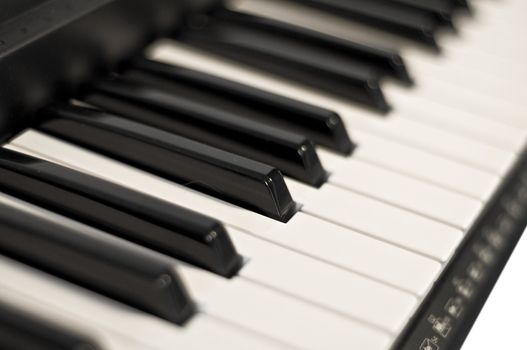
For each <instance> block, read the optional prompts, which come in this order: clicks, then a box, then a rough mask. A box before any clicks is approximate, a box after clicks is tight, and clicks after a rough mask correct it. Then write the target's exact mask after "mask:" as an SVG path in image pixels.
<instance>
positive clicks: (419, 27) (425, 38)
mask: <svg viewBox="0 0 527 350" xmlns="http://www.w3.org/2000/svg"><path fill="white" fill-rule="evenodd" d="M294 1H296V2H298V3H301V4H305V5H308V6H312V7H316V8H319V9H322V10H325V11H329V12H332V13H335V14H337V15H339V16H344V17H346V18H350V19H353V20H356V21H359V22H362V23H365V24H368V25H372V26H375V27H377V28H380V29H383V30H386V31H389V32H394V33H396V34H399V35H402V36H405V37H408V38H411V39H415V40H418V41H420V42H422V43H424V44H428V45H431V46H432V47H437V42H436V39H435V32H436V30H437V29H438V28H439V27H440V25H441V22H440V21H439V20H438V19H437V18H436V16H434V15H433V14H431V13H429V12H427V11H423V10H420V9H416V8H412V7H409V6H406V5H404V4H397V3H395V2H392V1H386V0H294Z"/></svg>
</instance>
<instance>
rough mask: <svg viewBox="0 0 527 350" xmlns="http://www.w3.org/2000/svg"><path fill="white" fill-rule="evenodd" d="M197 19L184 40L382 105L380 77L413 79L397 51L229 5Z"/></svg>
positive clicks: (384, 104)
mask: <svg viewBox="0 0 527 350" xmlns="http://www.w3.org/2000/svg"><path fill="white" fill-rule="evenodd" d="M196 21H197V22H199V24H198V25H192V24H190V25H189V26H188V29H187V30H185V31H182V32H181V33H179V35H178V37H177V38H178V40H181V41H183V42H185V43H187V44H190V45H193V46H196V47H198V48H201V49H204V50H206V51H210V52H213V53H215V54H219V55H222V56H225V57H228V58H230V59H234V60H236V61H239V62H242V63H244V64H248V65H250V66H254V67H257V68H259V69H262V70H265V71H268V72H270V73H272V74H275V75H278V76H280V77H285V78H288V79H292V80H295V81H298V82H300V83H302V84H306V85H309V86H312V87H314V88H317V89H320V90H323V91H324V92H326V93H331V94H336V95H339V96H340V97H344V98H346V99H350V100H354V101H357V102H360V103H363V104H366V105H368V106H370V107H373V108H376V109H379V110H381V111H387V110H388V109H389V106H388V104H387V102H386V100H385V98H384V95H383V93H382V91H381V88H380V85H379V84H380V79H382V78H383V77H384V76H386V75H391V76H395V77H397V78H399V79H401V80H404V81H405V82H409V81H410V78H409V76H408V73H407V71H406V69H405V67H404V64H403V62H402V60H401V59H400V57H399V56H397V55H396V54H393V53H391V52H383V51H377V50H373V49H369V48H366V47H364V46H360V45H356V44H353V43H351V42H348V41H345V40H341V39H337V38H333V37H330V36H327V35H324V34H320V33H316V32H313V31H310V30H307V29H302V28H298V27H293V26H291V25H288V24H285V23H280V22H277V21H273V20H270V19H265V18H262V17H257V16H252V15H247V14H242V13H237V12H232V11H228V10H224V9H220V10H217V11H215V12H213V13H211V14H210V15H209V16H208V17H207V18H206V19H203V18H199V19H196ZM202 23H205V24H204V25H203V24H202Z"/></svg>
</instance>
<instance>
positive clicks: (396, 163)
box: [352, 131, 501, 201]
mask: <svg viewBox="0 0 527 350" xmlns="http://www.w3.org/2000/svg"><path fill="white" fill-rule="evenodd" d="M352 136H353V137H354V138H355V140H356V141H357V142H358V143H359V147H358V148H357V150H356V151H355V152H354V154H353V155H352V157H356V158H358V159H361V160H363V161H366V162H371V163H372V164H377V165H380V166H384V167H386V168H388V169H392V170H395V171H399V172H401V173H403V174H407V175H409V176H415V177H416V178H419V179H422V180H423V181H428V182H430V183H433V184H436V185H439V186H444V187H445V188H447V189H451V190H453V191H456V192H458V193H461V194H466V195H469V196H472V197H473V198H476V199H480V200H482V201H487V200H488V199H489V198H490V196H491V195H492V194H493V193H494V191H495V189H496V188H497V186H498V185H499V183H500V181H501V178H500V177H499V176H497V175H492V174H489V173H487V172H485V171H482V170H479V169H476V168H472V167H468V166H465V165H463V164H460V163H458V162H455V161H452V160H450V159H446V158H444V157H440V156H435V155H431V154H429V153H427V152H423V151H422V150H419V149H417V148H413V147H409V146H406V145H404V144H401V143H397V142H391V141H389V140H385V139H383V138H382V137H379V136H376V135H373V134H370V133H367V132H361V131H354V132H353V133H352Z"/></svg>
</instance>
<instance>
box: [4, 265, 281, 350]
mask: <svg viewBox="0 0 527 350" xmlns="http://www.w3.org/2000/svg"><path fill="white" fill-rule="evenodd" d="M0 275H1V276H2V278H1V279H0V297H4V296H7V295H8V293H9V294H10V295H17V296H18V298H24V299H26V300H27V301H28V302H31V303H35V304H37V305H40V307H41V308H42V310H43V311H44V310H50V311H51V312H53V313H54V314H57V315H60V316H61V317H67V318H72V319H74V320H76V322H79V323H82V324H86V325H90V327H92V328H95V329H97V330H100V332H101V333H102V334H104V335H105V336H106V338H108V337H112V334H115V335H116V337H120V338H122V339H124V340H128V341H129V342H130V343H132V344H137V346H138V348H139V349H148V350H150V349H151V350H173V349H174V348H177V349H193V350H202V349H208V348H214V347H217V345H218V344H222V346H226V347H227V346H229V348H231V347H232V349H239V350H247V349H261V350H264V349H276V350H285V349H287V348H288V347H285V346H281V345H279V344H277V343H275V342H272V341H270V340H266V339H264V338H261V337H256V336H254V335H252V334H250V333H247V332H245V331H243V330H240V329H238V328H235V327H232V326H230V325H228V324H225V323H223V322H218V321H216V320H213V319H211V318H210V317H209V316H206V315H198V316H196V317H194V319H193V320H192V321H191V322H190V323H189V324H188V325H186V326H185V327H177V326H175V325H174V324H172V323H168V322H166V321H164V320H161V319H159V318H155V317H152V316H150V315H148V314H145V313H142V312H140V311H138V310H135V309H131V308H128V307H126V306H124V305H122V304H119V303H117V302H114V301H113V300H110V299H107V298H104V297H102V296H100V295H98V294H94V293H92V292H90V291H87V290H85V289H82V288H80V287H77V286H74V285H72V284H69V283H66V282H64V281H62V280H60V279H58V278H55V277H53V276H51V275H47V274H44V273H42V272H40V271H37V270H34V269H32V268H29V267H27V266H25V265H21V264H19V263H18V262H14V261H12V260H10V259H7V258H4V257H2V256H0ZM14 282H16V283H14ZM203 334H207V336H206V337H204V336H203ZM114 342H118V340H114ZM112 350H113V349H112ZM119 350H126V349H119Z"/></svg>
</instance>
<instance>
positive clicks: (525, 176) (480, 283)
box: [393, 147, 527, 350]
mask: <svg viewBox="0 0 527 350" xmlns="http://www.w3.org/2000/svg"><path fill="white" fill-rule="evenodd" d="M526 193H527V147H524V149H523V151H522V152H521V154H520V155H519V156H518V160H517V161H516V163H515V165H514V166H513V168H512V169H511V171H510V172H509V174H508V175H507V176H506V177H505V178H504V179H503V182H502V184H501V185H500V187H499V189H498V191H496V193H495V194H494V196H493V197H492V199H491V200H490V201H489V202H488V204H487V205H486V208H485V210H484V211H483V212H482V213H481V214H480V215H479V217H478V219H477V220H476V222H475V223H474V225H473V226H472V228H471V229H470V230H469V231H468V232H467V234H466V236H465V239H464V241H463V243H462V244H461V245H460V247H459V248H458V250H457V251H456V253H455V254H454V256H453V258H452V259H451V260H450V262H449V263H448V265H447V266H446V267H445V269H444V271H443V273H442V274H441V276H440V278H439V279H438V280H437V281H436V283H435V285H434V287H433V288H432V290H431V292H430V293H429V295H427V296H426V298H425V299H424V301H423V302H422V304H421V306H420V307H419V309H418V311H417V312H416V314H415V315H414V316H413V317H412V319H411V320H410V322H409V324H408V325H407V326H406V328H405V330H404V331H403V332H402V333H401V334H400V335H399V336H398V338H397V341H396V342H395V345H394V347H393V349H397V350H410V349H411V350H414V349H437V350H440V349H449V350H454V349H460V348H461V347H462V345H463V343H464V341H465V338H466V337H467V335H468V333H469V332H470V330H471V328H472V326H473V325H474V323H475V321H476V319H477V317H478V315H479V313H480V311H481V310H482V308H483V306H484V304H485V302H486V301H487V298H488V297H489V295H490V293H491V292H492V290H493V288H494V285H495V284H496V282H497V281H498V279H499V277H500V275H501V272H502V271H503V269H504V268H505V266H506V264H507V262H508V260H509V258H510V256H511V255H512V253H513V251H514V249H515V247H516V245H517V243H518V241H519V240H520V238H521V237H522V234H523V231H524V229H525V227H526V226H527V207H526V205H525V204H526V200H527V197H525V196H524V195H525V194H526ZM522 197H523V198H522ZM489 237H490V239H489ZM500 240H501V241H502V243H501V244H502V245H501V246H500V244H499V243H498V241H500ZM478 271H479V272H480V273H481V274H480V275H479V276H480V278H481V279H479V280H478V279H477V278H474V277H476V276H478ZM455 310H457V311H458V312H459V314H457V316H456V311H455ZM449 311H450V312H449ZM427 346H428V347H427Z"/></svg>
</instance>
